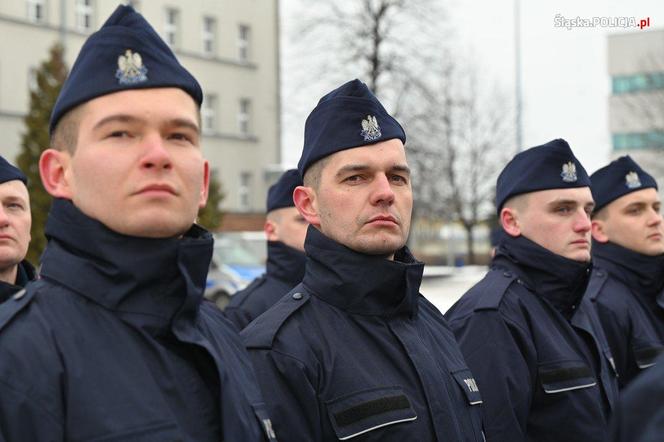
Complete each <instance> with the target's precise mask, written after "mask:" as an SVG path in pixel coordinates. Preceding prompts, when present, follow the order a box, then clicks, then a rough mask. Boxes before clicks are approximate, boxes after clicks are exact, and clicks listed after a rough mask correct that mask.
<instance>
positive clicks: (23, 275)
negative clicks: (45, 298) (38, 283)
mask: <svg viewBox="0 0 664 442" xmlns="http://www.w3.org/2000/svg"><path fill="white" fill-rule="evenodd" d="M35 279H37V274H36V272H35V268H34V267H33V266H32V264H30V263H29V262H28V261H26V260H23V261H21V262H19V263H18V268H17V269H16V281H15V282H14V284H10V283H8V282H4V281H0V303H2V302H5V301H6V300H7V299H9V298H10V297H11V296H12V295H13V294H14V293H16V292H18V291H19V290H21V289H22V288H23V287H25V286H26V284H27V283H29V282H30V281H34V280H35Z"/></svg>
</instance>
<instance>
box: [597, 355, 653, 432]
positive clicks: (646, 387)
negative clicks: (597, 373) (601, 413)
mask: <svg viewBox="0 0 664 442" xmlns="http://www.w3.org/2000/svg"><path fill="white" fill-rule="evenodd" d="M662 398H664V358H662V357H660V358H659V359H658V364H657V366H656V367H653V368H651V369H650V370H646V371H645V372H644V373H642V374H640V375H639V376H637V377H636V379H634V382H632V383H631V384H629V385H628V386H627V388H625V389H624V390H622V391H621V392H620V399H619V400H618V405H617V406H616V409H615V410H614V412H613V415H612V418H611V439H610V440H611V442H659V441H661V440H663V439H664V407H662Z"/></svg>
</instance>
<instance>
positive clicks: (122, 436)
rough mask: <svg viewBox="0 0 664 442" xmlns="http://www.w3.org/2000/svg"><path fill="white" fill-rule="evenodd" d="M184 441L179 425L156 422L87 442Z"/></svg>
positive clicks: (87, 440)
mask: <svg viewBox="0 0 664 442" xmlns="http://www.w3.org/2000/svg"><path fill="white" fill-rule="evenodd" d="M120 441H123V442H128V441H131V442H183V441H184V439H183V438H182V435H181V434H180V431H179V430H178V428H177V426H176V425H175V424H174V423H171V422H162V423H154V424H151V425H145V426H142V427H139V428H134V429H131V430H123V431H119V432H117V433H114V434H109V435H105V436H101V437H95V438H93V439H86V440H85V442H120Z"/></svg>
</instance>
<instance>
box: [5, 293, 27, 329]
mask: <svg viewBox="0 0 664 442" xmlns="http://www.w3.org/2000/svg"><path fill="white" fill-rule="evenodd" d="M35 293H36V290H34V288H32V289H31V288H23V289H21V290H19V291H18V292H16V293H14V294H13V295H12V296H10V297H9V299H8V300H6V301H5V302H3V303H2V304H0V330H2V329H3V328H4V327H5V326H6V325H7V324H9V322H10V321H11V320H12V318H14V317H15V316H16V315H17V314H18V312H20V311H21V310H23V309H24V308H25V306H27V305H28V304H30V301H32V298H34V296H35Z"/></svg>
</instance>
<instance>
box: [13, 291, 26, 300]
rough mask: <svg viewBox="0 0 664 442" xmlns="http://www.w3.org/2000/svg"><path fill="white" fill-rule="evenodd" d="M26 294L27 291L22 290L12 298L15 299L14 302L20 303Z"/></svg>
mask: <svg viewBox="0 0 664 442" xmlns="http://www.w3.org/2000/svg"><path fill="white" fill-rule="evenodd" d="M25 293H26V291H25V289H22V290H20V291H18V292H16V293H14V296H12V298H14V301H18V300H19V299H21V298H22V297H23V296H25Z"/></svg>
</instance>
